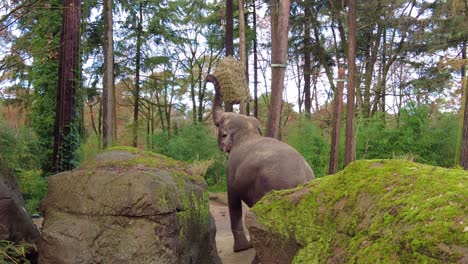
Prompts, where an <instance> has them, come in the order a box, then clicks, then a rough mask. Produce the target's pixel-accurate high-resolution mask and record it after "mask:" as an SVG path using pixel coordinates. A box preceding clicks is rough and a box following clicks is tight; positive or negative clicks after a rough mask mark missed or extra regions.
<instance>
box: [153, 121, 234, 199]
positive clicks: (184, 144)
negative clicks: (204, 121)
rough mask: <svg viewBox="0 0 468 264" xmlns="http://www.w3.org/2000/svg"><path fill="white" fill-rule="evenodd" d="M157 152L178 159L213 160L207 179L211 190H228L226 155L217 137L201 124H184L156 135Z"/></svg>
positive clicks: (206, 175) (190, 160)
mask: <svg viewBox="0 0 468 264" xmlns="http://www.w3.org/2000/svg"><path fill="white" fill-rule="evenodd" d="M154 142H155V146H156V147H155V149H154V151H155V152H157V153H161V154H164V155H166V156H169V157H171V158H174V159H177V160H184V161H189V162H193V161H196V160H201V161H203V160H212V165H211V166H210V167H209V168H208V170H207V172H206V174H205V179H206V181H207V183H208V186H209V189H210V190H211V191H225V190H226V176H225V175H226V168H225V167H226V155H224V154H223V153H221V152H220V151H219V148H218V143H217V142H216V139H215V138H214V137H213V136H212V135H210V134H209V133H208V131H207V129H206V128H205V127H203V126H202V125H200V124H191V125H187V126H182V127H181V128H179V129H178V130H177V132H176V133H173V134H171V135H169V133H168V132H167V131H162V132H160V133H158V134H156V135H155V137H154Z"/></svg>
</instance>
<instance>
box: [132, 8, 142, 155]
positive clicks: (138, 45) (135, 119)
mask: <svg viewBox="0 0 468 264" xmlns="http://www.w3.org/2000/svg"><path fill="white" fill-rule="evenodd" d="M142 5H143V4H142V2H141V1H140V2H139V5H138V26H137V32H136V54H135V55H136V57H135V104H134V108H133V146H134V147H137V145H138V111H139V103H140V64H141V42H142V41H141V34H142V31H143V25H142V23H143V6H142Z"/></svg>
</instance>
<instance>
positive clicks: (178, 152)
mask: <svg viewBox="0 0 468 264" xmlns="http://www.w3.org/2000/svg"><path fill="white" fill-rule="evenodd" d="M155 142H156V150H155V151H156V152H158V153H161V154H164V155H166V156H169V157H171V158H174V159H178V160H185V161H194V160H206V159H210V158H211V157H212V156H213V155H214V154H215V153H216V152H217V151H218V145H217V142H216V140H215V138H214V137H213V136H211V135H209V134H208V133H207V131H206V129H205V128H204V127H203V126H201V125H198V124H194V125H188V126H185V127H182V128H180V129H179V130H178V131H177V132H176V133H174V134H172V135H170V136H169V134H168V132H166V131H163V132H161V133H159V134H157V135H156V136H155Z"/></svg>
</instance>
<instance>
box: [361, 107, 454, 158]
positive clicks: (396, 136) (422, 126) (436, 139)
mask: <svg viewBox="0 0 468 264" xmlns="http://www.w3.org/2000/svg"><path fill="white" fill-rule="evenodd" d="M434 115H436V116H437V117H434ZM357 131H358V133H356V137H357V139H356V141H357V143H356V154H357V157H358V158H363V159H374V158H395V157H404V156H406V157H412V158H413V159H414V160H415V161H418V162H421V163H427V164H432V165H438V166H443V167H451V166H452V165H453V156H454V154H455V153H454V151H455V144H456V137H457V135H456V133H457V119H456V116H455V115H454V114H451V113H440V112H437V113H430V111H429V107H428V106H425V105H422V106H415V105H410V106H408V107H407V108H406V109H403V110H402V111H401V115H400V121H399V125H398V124H395V123H390V122H389V123H388V124H384V123H382V121H381V119H380V118H374V119H368V120H363V121H362V122H359V123H358V125H357Z"/></svg>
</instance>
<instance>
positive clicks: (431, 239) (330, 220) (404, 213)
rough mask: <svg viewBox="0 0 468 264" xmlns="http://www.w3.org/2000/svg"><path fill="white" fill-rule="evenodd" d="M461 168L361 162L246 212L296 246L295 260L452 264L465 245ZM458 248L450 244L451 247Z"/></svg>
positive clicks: (466, 177)
mask: <svg viewBox="0 0 468 264" xmlns="http://www.w3.org/2000/svg"><path fill="white" fill-rule="evenodd" d="M467 183H468V173H467V172H466V171H462V170H453V169H452V170H450V169H443V168H439V167H433V166H427V165H421V164H417V163H413V162H410V161H402V160H398V161H396V160H367V161H357V162H354V163H352V164H350V165H349V166H348V167H347V168H346V169H345V170H344V171H342V172H340V173H338V174H335V175H330V176H327V177H324V178H321V179H317V180H315V181H313V182H311V183H309V184H307V185H304V186H299V187H298V188H296V189H294V190H293V191H292V190H285V191H275V192H272V193H270V194H268V195H267V196H265V197H264V199H262V200H261V202H259V203H257V205H255V207H254V208H253V209H252V211H253V212H254V213H255V214H256V216H257V218H258V219H259V221H260V222H261V223H262V224H263V225H265V226H266V227H267V228H269V229H271V230H274V231H275V232H278V233H279V234H281V235H282V236H284V237H287V238H289V237H291V236H294V239H295V240H296V241H297V242H298V243H299V244H300V245H301V246H302V249H301V250H300V251H299V252H298V254H297V255H296V257H295V259H294V262H295V263H326V261H327V259H328V258H329V257H331V256H332V255H333V254H334V250H335V249H337V248H341V249H343V250H344V252H345V257H343V258H344V259H346V262H349V263H433V262H434V263H439V262H449V263H450V262H456V261H457V260H458V259H460V258H461V257H462V254H463V252H461V250H460V249H459V248H460V247H464V250H468V248H467V246H466V245H468V232H466V231H465V229H466V228H467V226H468V213H467V206H468V186H467ZM457 248H458V249H457Z"/></svg>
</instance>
